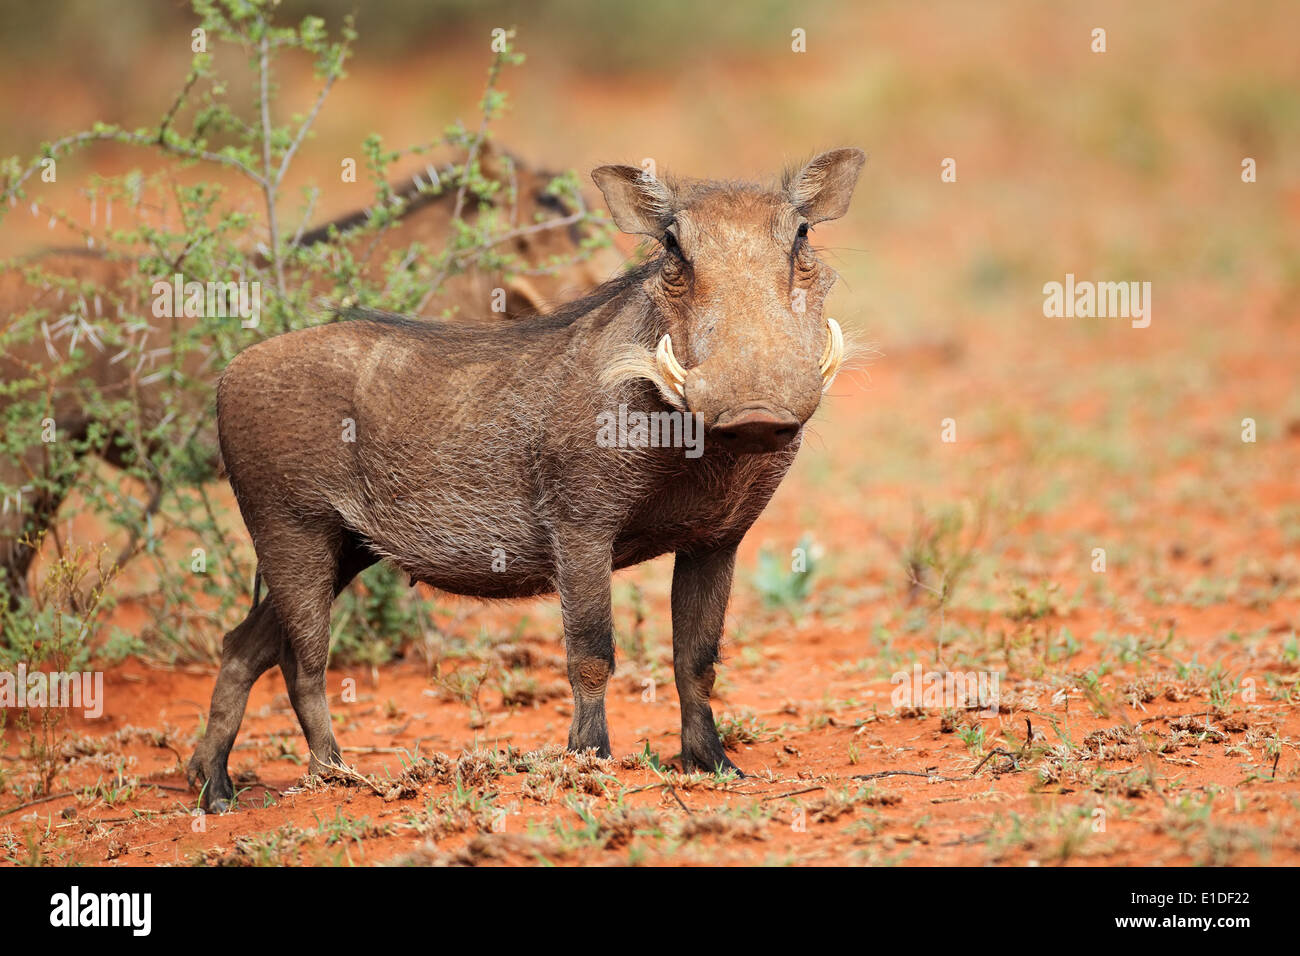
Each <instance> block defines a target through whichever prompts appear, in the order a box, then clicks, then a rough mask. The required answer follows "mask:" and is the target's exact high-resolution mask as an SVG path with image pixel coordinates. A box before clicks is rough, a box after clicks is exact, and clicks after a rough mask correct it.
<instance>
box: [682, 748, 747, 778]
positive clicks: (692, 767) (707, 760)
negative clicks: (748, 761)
mask: <svg viewBox="0 0 1300 956" xmlns="http://www.w3.org/2000/svg"><path fill="white" fill-rule="evenodd" d="M720 749H721V748H719V750H720ZM728 771H730V772H731V773H734V774H735V775H736V776H737V777H743V776H745V772H744V771H743V770H741V769H740V768H739V767H737V766H736V765H735V764H734V763H732V762H731V758H730V757H728V756H727V755H726V754H725V753H721V752H720V753H717V754H708V755H692V754H688V753H686V752H685V751H683V752H682V772H683V773H716V774H722V773H727V772H728Z"/></svg>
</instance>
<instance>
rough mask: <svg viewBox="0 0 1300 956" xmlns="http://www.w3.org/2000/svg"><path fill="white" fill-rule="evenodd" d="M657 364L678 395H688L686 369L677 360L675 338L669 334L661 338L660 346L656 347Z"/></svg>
mask: <svg viewBox="0 0 1300 956" xmlns="http://www.w3.org/2000/svg"><path fill="white" fill-rule="evenodd" d="M655 365H656V366H658V368H659V372H660V374H661V375H663V377H664V378H666V379H667V380H668V383H669V384H670V385H672V387H673V389H674V390H675V391H676V392H677V394H678V395H681V396H683V397H684V396H685V395H686V369H684V368H682V363H681V362H679V361H677V356H676V355H674V354H673V340H672V337H671V336H669V335H665V336H664V337H663V338H662V339H660V340H659V347H658V348H657V349H655Z"/></svg>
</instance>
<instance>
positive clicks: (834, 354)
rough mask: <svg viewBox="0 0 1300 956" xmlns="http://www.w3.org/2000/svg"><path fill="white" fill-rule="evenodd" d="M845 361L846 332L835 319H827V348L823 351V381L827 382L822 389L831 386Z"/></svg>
mask: <svg viewBox="0 0 1300 956" xmlns="http://www.w3.org/2000/svg"><path fill="white" fill-rule="evenodd" d="M843 361H844V332H843V330H842V329H840V324H839V323H838V322H836V321H835V320H834V319H830V318H828V319H827V320H826V348H825V349H824V350H823V351H822V360H821V370H822V381H823V382H825V383H826V385H825V386H824V387H823V389H822V391H825V390H826V389H828V388H830V387H831V382H833V381H834V380H835V375H836V373H837V372H839V370H840V363H841V362H843Z"/></svg>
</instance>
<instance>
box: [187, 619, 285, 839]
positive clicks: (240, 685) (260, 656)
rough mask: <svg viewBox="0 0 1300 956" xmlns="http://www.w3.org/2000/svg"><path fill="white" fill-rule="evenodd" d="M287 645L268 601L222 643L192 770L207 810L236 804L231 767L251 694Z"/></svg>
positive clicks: (193, 782) (192, 781) (191, 776)
mask: <svg viewBox="0 0 1300 956" xmlns="http://www.w3.org/2000/svg"><path fill="white" fill-rule="evenodd" d="M283 643H284V629H283V627H282V626H281V624H280V619H279V618H278V617H277V616H276V613H275V608H274V607H273V606H272V605H271V603H270V602H269V601H263V602H262V603H261V604H259V605H258V606H257V607H255V608H253V610H251V611H250V612H249V614H248V617H246V618H244V620H243V621H242V622H241V623H240V625H239V626H238V627H236V628H235V629H234V630H233V631H231V632H230V633H229V634H227V635H226V637H225V640H224V642H223V643H222V647H221V670H220V672H219V673H218V674H217V686H216V688H215V689H214V690H213V691H212V707H211V710H210V711H209V714H208V728H207V731H206V732H205V733H204V735H203V739H202V740H201V741H199V745H198V748H197V749H196V750H195V751H194V756H193V757H192V758H191V759H190V763H189V767H188V769H187V775H188V776H189V781H190V785H191V786H195V787H201V788H202V792H203V806H204V807H206V808H207V809H209V810H211V811H213V812H214V813H224V812H225V811H226V810H228V809H230V801H231V800H232V799H233V798H234V794H235V788H234V785H233V784H232V783H231V781H230V774H229V772H228V771H227V769H226V761H227V760H228V759H229V757H230V748H231V747H233V746H234V745H235V736H236V735H237V734H238V733H239V725H240V723H241V722H242V721H243V719H244V708H245V707H246V706H247V704H248V692H249V691H250V690H252V688H253V684H254V683H256V681H257V679H258V678H259V677H261V676H262V675H263V674H264V673H266V671H267V670H268V669H270V667H271V666H272V665H274V664H275V662H276V661H277V660H278V659H279V657H280V647H281V645H282V644H283Z"/></svg>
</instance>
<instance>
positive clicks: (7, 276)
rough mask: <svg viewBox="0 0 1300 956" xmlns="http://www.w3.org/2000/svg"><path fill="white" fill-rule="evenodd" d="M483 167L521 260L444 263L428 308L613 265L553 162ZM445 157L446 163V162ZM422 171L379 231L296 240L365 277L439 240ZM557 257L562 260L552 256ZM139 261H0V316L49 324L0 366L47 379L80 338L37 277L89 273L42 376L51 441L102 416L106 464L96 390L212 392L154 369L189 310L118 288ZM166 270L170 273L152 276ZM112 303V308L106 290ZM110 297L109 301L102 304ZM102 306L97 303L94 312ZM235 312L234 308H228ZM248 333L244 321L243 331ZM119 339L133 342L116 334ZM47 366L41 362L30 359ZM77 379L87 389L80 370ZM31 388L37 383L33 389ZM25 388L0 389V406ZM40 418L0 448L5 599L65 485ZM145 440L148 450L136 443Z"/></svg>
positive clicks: (489, 158)
mask: <svg viewBox="0 0 1300 956" xmlns="http://www.w3.org/2000/svg"><path fill="white" fill-rule="evenodd" d="M481 167H482V169H483V172H484V175H485V176H486V177H487V178H489V179H491V180H493V181H495V182H498V183H500V184H501V185H502V190H503V191H502V193H500V194H498V197H497V199H496V202H497V204H498V206H500V207H501V208H502V211H503V212H504V214H505V216H504V218H505V219H506V233H505V235H504V236H503V237H502V238H503V239H505V241H504V242H503V243H502V245H503V247H504V251H508V252H511V253H513V254H514V255H515V256H516V258H517V261H518V263H519V268H518V269H517V270H516V272H515V273H514V274H512V275H510V276H508V277H507V276H505V275H503V274H502V272H501V271H500V270H483V269H478V268H471V269H468V270H466V271H464V272H461V273H458V274H455V275H452V276H451V277H450V278H449V279H448V280H447V282H446V283H445V284H444V286H443V288H442V289H441V290H440V292H439V294H438V296H437V297H436V298H435V299H433V300H432V301H431V302H430V308H440V307H457V308H459V309H461V310H462V311H464V312H468V313H472V314H474V315H480V314H483V313H486V312H487V311H488V310H489V309H490V308H491V302H492V295H493V290H494V289H497V288H500V289H502V290H503V291H504V303H503V304H504V307H505V313H504V314H505V316H506V317H509V318H518V317H521V316H524V315H532V314H536V313H538V312H540V311H542V310H543V309H545V308H547V307H548V306H550V305H552V304H554V303H555V302H556V301H557V300H559V299H561V298H563V297H567V296H571V295H573V294H575V293H581V292H585V291H588V290H589V289H591V288H592V287H593V286H595V285H596V284H597V283H599V282H600V281H601V280H603V279H605V278H608V277H609V275H610V274H612V272H613V271H614V270H615V269H616V268H617V262H616V261H614V258H613V253H612V251H609V250H597V252H596V253H595V254H593V255H592V256H590V257H584V256H585V254H584V256H580V255H579V250H580V249H581V244H582V240H583V239H584V237H585V234H586V230H585V228H584V226H583V225H582V224H581V223H580V222H579V221H578V220H579V219H580V218H581V217H580V215H579V212H580V211H579V210H574V209H569V208H568V207H567V206H566V204H565V203H564V202H563V200H561V199H560V198H559V197H557V196H554V195H552V194H551V193H550V192H549V191H548V189H547V187H548V186H549V184H550V183H551V181H552V180H553V179H554V178H555V177H554V174H552V173H548V172H544V171H540V170H536V169H534V168H532V167H531V166H530V165H528V164H527V163H525V162H523V161H521V160H519V159H517V158H514V157H510V156H509V154H507V153H502V152H500V151H498V150H495V149H493V150H487V151H485V153H484V155H483V156H482V157H481ZM445 174H446V173H445V170H444V171H443V175H445ZM428 179H429V177H428V175H427V174H426V175H424V176H422V177H417V180H416V181H415V182H412V183H411V184H408V185H407V186H404V187H403V188H401V189H399V190H397V191H396V195H398V196H401V197H403V198H404V199H405V200H406V201H407V205H406V207H405V211H404V213H403V214H402V215H401V217H400V218H399V219H398V220H397V222H395V223H394V224H393V225H392V226H391V227H389V228H388V229H387V230H385V231H384V232H381V233H379V234H378V235H368V236H365V237H364V238H363V239H361V240H354V239H353V238H352V237H350V236H349V233H350V232H352V231H353V230H355V228H356V227H358V226H360V225H361V224H362V223H364V222H365V221H366V213H365V212H364V211H362V212H354V213H349V214H347V215H344V216H340V217H338V218H337V219H334V220H332V221H331V222H327V223H324V224H322V225H320V226H318V227H317V228H315V229H312V230H311V231H309V232H306V233H304V234H303V235H302V237H301V238H300V240H299V242H300V243H301V244H302V245H316V244H320V243H325V242H329V241H330V240H331V237H333V236H336V235H337V236H338V244H339V245H340V246H342V247H346V248H347V249H348V250H349V252H350V253H351V254H352V255H353V256H354V257H355V258H356V260H357V262H358V264H359V266H360V269H361V274H362V276H363V277H366V278H370V279H379V278H380V277H381V275H382V273H381V271H380V269H381V266H383V264H384V263H385V261H387V260H388V259H389V258H390V257H392V256H393V255H394V254H396V253H400V252H402V251H404V250H406V249H407V248H409V247H410V246H411V244H412V243H415V242H419V243H421V244H423V246H424V247H425V248H426V249H428V250H433V251H436V250H438V249H440V248H441V247H442V246H443V245H444V244H445V243H446V241H447V239H448V237H449V235H450V233H451V218H452V213H453V210H452V206H453V204H454V202H453V200H454V196H455V190H447V191H444V192H441V193H428V192H421V191H420V189H419V186H418V185H417V183H418V184H420V185H422V184H423V183H425V182H427V181H428ZM512 186H513V187H514V193H515V197H516V198H515V202H514V204H513V205H512V206H507V205H506V203H505V190H506V189H507V188H508V187H512ZM477 205H478V204H477V203H476V202H470V203H467V204H466V207H465V216H466V218H467V219H471V220H472V219H473V218H475V216H476V215H477ZM556 263H559V264H558V265H556ZM136 268H137V267H136V263H135V262H133V261H131V260H129V259H113V258H109V257H106V256H104V255H101V254H99V253H95V252H89V251H85V250H73V251H54V252H49V253H46V254H44V255H42V256H40V257H38V258H36V259H34V260H31V261H29V262H27V263H25V264H24V266H23V267H22V268H15V269H13V270H10V271H7V272H4V273H0V315H3V316H4V317H5V321H6V323H12V322H13V321H14V317H16V316H21V315H22V314H24V313H25V312H28V311H29V310H32V309H42V310H45V311H47V312H48V313H49V314H50V319H49V321H48V323H47V324H48V326H51V327H52V333H49V334H47V335H45V336H37V337H36V338H35V339H34V340H31V341H27V342H18V343H11V344H9V345H7V346H6V348H5V350H4V352H3V353H2V354H0V377H2V378H3V380H4V381H10V382H11V381H17V380H20V379H23V378H28V377H30V376H32V374H33V371H35V372H36V375H37V377H38V378H45V379H49V378H52V377H53V376H51V375H50V373H49V371H48V368H49V367H50V366H51V365H52V364H53V361H52V360H57V359H56V356H59V355H61V354H63V353H65V352H66V351H68V349H69V348H70V347H71V343H73V342H75V341H76V340H77V334H76V329H77V324H76V323H75V322H72V321H69V320H70V319H75V316H67V317H65V319H64V320H58V319H57V318H56V317H57V316H59V315H60V314H64V313H67V312H68V311H69V308H70V305H71V302H70V300H69V299H68V297H67V296H66V295H65V293H64V292H62V291H61V290H60V288H59V286H58V284H57V283H52V282H49V281H48V280H47V277H63V278H71V279H76V280H79V281H81V282H83V283H85V282H88V283H93V285H94V286H95V287H96V288H98V289H100V290H101V291H102V296H98V297H96V298H95V300H94V303H93V304H90V303H86V304H85V305H86V313H87V315H88V318H89V323H88V324H89V326H90V327H91V328H92V330H93V331H95V332H96V334H95V335H93V336H92V335H80V340H81V342H82V346H81V348H82V351H83V352H84V353H86V356H87V358H86V361H85V362H84V363H83V364H82V366H81V367H80V368H78V369H77V370H76V371H75V372H73V373H71V374H70V375H68V376H67V377H66V378H65V379H63V380H54V381H52V382H51V383H50V385H51V387H50V388H49V389H48V395H49V403H50V404H49V412H48V414H49V416H50V417H52V418H53V419H54V420H55V422H56V423H57V428H58V432H57V434H58V436H59V440H60V441H78V440H80V439H81V438H83V437H84V436H85V435H86V434H88V432H89V430H90V429H91V428H92V427H95V426H99V427H101V428H102V430H103V432H104V433H105V435H106V440H105V441H104V443H103V445H102V446H101V447H100V448H99V449H98V454H99V456H100V457H102V458H103V459H104V460H105V461H107V462H108V463H109V464H111V465H114V466H115V467H125V466H126V465H127V464H128V459H129V458H130V457H131V456H132V455H135V454H136V453H137V450H136V449H134V448H130V447H129V446H127V445H126V444H124V443H122V442H119V441H118V437H119V435H121V434H122V427H123V424H124V423H122V422H117V421H111V420H109V419H107V417H106V416H105V414H104V413H105V407H104V405H103V403H102V402H99V401H97V400H96V399H97V398H98V397H99V396H102V397H103V398H104V399H105V400H107V401H110V402H111V401H113V400H115V399H119V398H124V397H129V396H134V400H135V402H136V403H137V406H138V408H139V414H140V417H141V419H142V421H143V423H144V427H145V429H146V430H147V429H148V428H149V427H150V426H152V425H154V424H156V423H157V422H159V421H161V420H162V419H163V418H164V416H167V415H171V414H175V413H176V412H177V411H178V409H177V408H175V407H174V406H173V402H175V401H177V400H179V401H180V402H181V403H183V404H191V403H201V405H196V407H194V408H190V409H180V411H182V412H184V411H189V412H198V411H204V410H206V408H207V407H210V403H211V401H212V392H211V391H206V392H205V391H203V390H197V391H186V392H180V393H178V392H177V391H176V390H175V389H174V388H173V387H172V386H171V383H170V378H169V377H168V376H164V375H155V374H154V372H155V365H154V363H155V361H157V360H158V359H159V357H162V359H164V360H165V359H166V356H167V355H168V353H169V346H170V344H171V342H172V337H173V336H174V335H177V336H180V337H182V338H183V337H185V336H186V335H187V334H188V333H189V331H190V329H191V328H192V327H193V325H194V323H195V322H196V321H198V320H196V319H195V318H193V317H187V316H184V315H181V316H178V317H177V318H175V319H167V320H165V321H158V320H155V319H153V318H152V315H151V300H149V299H145V300H144V301H141V298H140V296H139V295H138V294H137V293H134V292H133V291H130V290H128V285H127V283H128V280H129V279H130V278H131V277H132V276H133V275H134V274H135V270H136ZM159 278H160V279H163V280H170V279H171V276H162V277H159ZM114 302H117V303H119V305H118V306H117V307H116V308H114V307H112V305H111V303H114ZM106 303H109V304H110V305H109V306H108V307H105V304H106ZM101 313H102V314H101ZM138 320H143V321H142V324H140V325H138V326H136V327H135V328H136V331H133V332H129V333H128V332H125V331H124V329H126V328H127V326H128V325H130V323H132V322H136V321H138ZM234 321H238V320H237V319H235V320H234ZM250 334H253V333H250ZM128 344H129V345H130V346H131V348H130V350H129V351H130V354H129V356H128V350H127V349H126V348H125V346H126V345H128ZM215 362H216V356H215V355H213V354H210V353H208V352H206V351H203V350H200V351H192V352H189V353H188V354H187V355H186V358H185V360H184V365H185V368H184V371H185V372H186V373H187V374H188V375H190V376H193V377H197V378H199V379H203V378H205V377H209V378H210V380H211V381H212V383H213V385H214V386H215V380H216V375H217V371H218V370H217V369H216V368H215V367H214V363H215ZM42 369H47V371H41V370H42ZM83 382H87V383H89V384H90V386H91V389H93V390H88V389H87V388H86V387H84V386H83V385H82V384H81V383H83ZM40 391H41V392H43V393H44V392H46V390H45V389H41V390H40ZM25 397H28V396H24V395H10V396H8V397H0V409H2V408H3V407H4V406H5V405H8V404H9V403H10V402H13V401H18V400H22V399H23V398H25ZM40 437H41V423H40V421H39V420H37V421H34V422H33V423H32V438H31V444H30V446H28V448H27V450H26V452H24V453H22V454H20V455H15V456H13V457H10V458H5V457H2V456H0V485H3V486H10V487H12V488H17V489H23V488H26V491H25V493H22V494H20V495H18V496H15V497H13V498H11V499H10V500H8V501H6V502H5V503H4V506H3V510H2V511H0V580H2V581H3V582H4V587H6V588H7V589H8V591H9V597H10V603H11V604H14V603H16V602H17V600H18V597H19V595H21V594H25V593H26V591H27V572H28V569H29V568H30V566H31V563H32V560H33V558H34V557H35V554H34V552H33V550H32V548H31V547H30V546H28V545H27V544H25V543H24V542H23V540H22V539H23V538H24V537H27V536H31V537H33V538H36V537H39V536H40V534H41V533H43V532H44V531H45V530H46V529H47V528H48V527H49V526H50V524H51V523H52V522H53V520H54V517H55V515H56V514H57V512H58V509H59V506H60V504H61V502H62V498H63V494H64V493H65V492H66V491H67V488H66V487H61V488H51V487H50V486H49V483H48V482H45V481H36V480H34V479H36V478H37V477H39V476H41V475H43V474H44V473H45V469H46V457H45V451H46V449H45V448H44V447H43V446H42V444H41V441H40ZM196 437H197V439H198V440H197V446H198V447H199V448H200V449H203V450H204V451H205V452H210V454H211V460H210V461H209V465H210V466H211V467H212V468H215V465H216V449H217V443H216V435H215V430H212V431H206V430H205V431H203V432H201V433H200V434H199V435H198V436H196ZM146 451H147V452H148V453H152V451H153V449H146Z"/></svg>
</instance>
